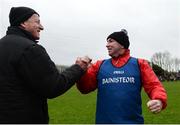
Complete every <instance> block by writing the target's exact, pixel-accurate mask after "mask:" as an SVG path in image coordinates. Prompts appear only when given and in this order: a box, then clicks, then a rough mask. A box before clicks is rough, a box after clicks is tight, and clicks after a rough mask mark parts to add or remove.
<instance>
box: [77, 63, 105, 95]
mask: <svg viewBox="0 0 180 125" xmlns="http://www.w3.org/2000/svg"><path fill="white" fill-rule="evenodd" d="M101 63H102V61H97V62H96V63H94V64H92V65H91V67H89V68H88V70H87V71H86V73H85V74H84V75H83V76H82V77H81V79H80V80H79V81H78V82H77V83H76V86H77V88H78V89H79V91H80V92H81V93H83V94H87V93H89V92H91V91H94V90H95V89H96V88H97V74H98V71H99V67H100V65H101Z"/></svg>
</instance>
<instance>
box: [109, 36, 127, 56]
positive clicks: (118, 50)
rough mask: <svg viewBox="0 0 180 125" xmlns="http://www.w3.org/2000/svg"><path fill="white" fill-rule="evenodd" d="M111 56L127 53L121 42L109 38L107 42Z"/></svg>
mask: <svg viewBox="0 0 180 125" xmlns="http://www.w3.org/2000/svg"><path fill="white" fill-rule="evenodd" d="M106 47H107V50H108V53H109V56H111V57H118V56H120V55H123V54H124V53H125V49H124V46H122V45H121V44H119V43H118V42H117V41H116V40H114V39H111V38H109V39H108V40H107V44H106Z"/></svg>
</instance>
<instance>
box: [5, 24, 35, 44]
mask: <svg viewBox="0 0 180 125" xmlns="http://www.w3.org/2000/svg"><path fill="white" fill-rule="evenodd" d="M10 34H15V35H18V36H22V37H26V38H27V39H30V40H32V41H33V42H35V43H37V42H38V41H36V40H35V39H34V37H33V36H32V34H31V33H30V32H28V31H26V30H24V29H22V28H20V27H18V26H10V27H8V30H7V32H6V35H10Z"/></svg>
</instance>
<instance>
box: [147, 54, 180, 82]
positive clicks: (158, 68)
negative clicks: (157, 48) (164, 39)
mask: <svg viewBox="0 0 180 125" xmlns="http://www.w3.org/2000/svg"><path fill="white" fill-rule="evenodd" d="M150 64H151V66H152V68H153V70H154V72H155V73H156V75H157V76H158V77H159V79H160V80H161V81H165V80H166V81H174V80H180V59H178V58H173V57H172V56H171V54H170V53H169V52H168V51H165V52H157V53H155V54H153V55H152V57H151V62H150Z"/></svg>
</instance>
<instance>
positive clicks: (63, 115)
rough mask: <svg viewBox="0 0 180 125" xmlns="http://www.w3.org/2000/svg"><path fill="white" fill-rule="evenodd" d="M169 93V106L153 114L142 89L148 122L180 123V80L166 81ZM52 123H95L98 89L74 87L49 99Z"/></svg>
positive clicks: (145, 115) (146, 121)
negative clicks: (82, 89)
mask: <svg viewBox="0 0 180 125" xmlns="http://www.w3.org/2000/svg"><path fill="white" fill-rule="evenodd" d="M163 85H164V87H165V89H166V91H167V94H168V106H167V108H166V110H164V111H162V112H161V113H160V114H152V113H150V112H149V111H148V109H147V107H146V102H147V101H148V97H147V95H146V94H145V92H144V90H143V91H142V101H143V104H142V108H143V116H144V120H145V123H146V124H154V123H162V124H178V123H180V118H179V117H180V92H179V90H180V82H165V83H164V84H163ZM48 104H49V116H50V124H54V123H60V124H86V123H87V124H94V123H95V110H96V91H94V92H91V93H89V94H86V95H83V94H81V93H80V92H79V91H78V90H77V89H76V87H75V86H74V87H72V88H71V89H70V90H69V91H68V92H66V93H65V94H64V95H62V96H59V97H57V98H55V99H51V100H48Z"/></svg>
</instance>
